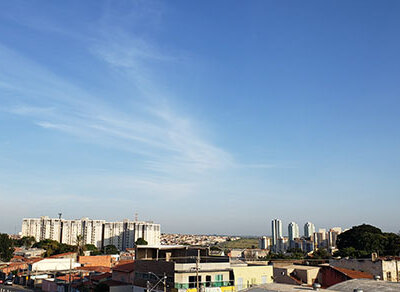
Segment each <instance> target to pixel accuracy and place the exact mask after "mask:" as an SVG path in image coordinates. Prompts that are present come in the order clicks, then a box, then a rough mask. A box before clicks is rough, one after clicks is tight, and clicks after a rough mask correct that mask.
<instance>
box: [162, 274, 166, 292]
mask: <svg viewBox="0 0 400 292" xmlns="http://www.w3.org/2000/svg"><path fill="white" fill-rule="evenodd" d="M163 279H164V292H167V275H166V274H165V273H164V278H163Z"/></svg>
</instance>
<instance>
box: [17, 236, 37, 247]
mask: <svg viewBox="0 0 400 292" xmlns="http://www.w3.org/2000/svg"><path fill="white" fill-rule="evenodd" d="M34 243H36V239H35V238H34V237H33V236H24V237H22V238H20V239H17V240H15V241H14V245H15V246H18V247H26V248H30V247H32V245H33V244H34Z"/></svg>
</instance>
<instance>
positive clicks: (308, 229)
mask: <svg viewBox="0 0 400 292" xmlns="http://www.w3.org/2000/svg"><path fill="white" fill-rule="evenodd" d="M271 225H272V226H271V227H272V228H271V230H272V234H271V237H267V236H263V237H261V238H260V240H259V247H260V248H261V249H270V250H271V251H273V252H276V253H283V252H286V251H287V250H290V249H300V250H302V251H304V252H307V253H309V252H312V251H314V250H315V249H318V248H325V249H327V250H329V251H331V252H333V251H334V250H335V249H336V240H337V236H338V235H339V234H340V233H341V232H342V228H341V227H333V228H331V229H329V230H328V231H327V230H326V229H323V228H321V229H319V230H318V232H316V229H315V225H314V224H313V223H311V222H306V223H305V224H304V233H303V236H300V230H299V225H298V224H297V223H296V222H290V223H289V224H288V236H287V237H286V236H283V232H282V228H283V227H282V221H281V220H280V219H274V220H272V223H271Z"/></svg>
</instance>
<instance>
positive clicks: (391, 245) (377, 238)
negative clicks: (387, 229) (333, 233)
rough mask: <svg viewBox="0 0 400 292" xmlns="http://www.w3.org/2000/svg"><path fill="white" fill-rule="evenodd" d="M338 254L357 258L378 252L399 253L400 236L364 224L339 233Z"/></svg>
mask: <svg viewBox="0 0 400 292" xmlns="http://www.w3.org/2000/svg"><path fill="white" fill-rule="evenodd" d="M336 244H337V247H338V249H339V252H337V253H335V255H338V256H349V257H355V258H362V257H368V256H370V255H371V253H373V252H376V253H378V254H379V255H388V256H389V255H393V256H394V255H398V254H399V252H400V236H399V235H397V234H394V233H383V232H382V231H381V230H380V229H379V228H377V227H374V226H371V225H367V224H363V225H359V226H354V227H353V228H351V229H350V230H347V231H346V232H343V233H341V234H339V235H338V239H337V243H336Z"/></svg>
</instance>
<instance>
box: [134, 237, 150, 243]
mask: <svg viewBox="0 0 400 292" xmlns="http://www.w3.org/2000/svg"><path fill="white" fill-rule="evenodd" d="M135 244H136V245H148V244H149V243H148V242H147V241H146V240H144V239H143V238H141V237H139V238H138V239H137V240H136V242H135Z"/></svg>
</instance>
